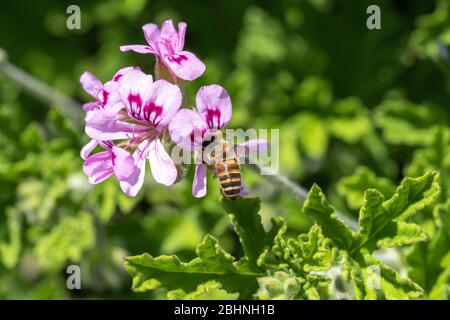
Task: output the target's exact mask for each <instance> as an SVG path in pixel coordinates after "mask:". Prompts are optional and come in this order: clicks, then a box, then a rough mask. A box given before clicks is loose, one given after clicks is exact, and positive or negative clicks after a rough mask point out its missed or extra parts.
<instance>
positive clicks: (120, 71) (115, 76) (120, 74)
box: [112, 67, 141, 81]
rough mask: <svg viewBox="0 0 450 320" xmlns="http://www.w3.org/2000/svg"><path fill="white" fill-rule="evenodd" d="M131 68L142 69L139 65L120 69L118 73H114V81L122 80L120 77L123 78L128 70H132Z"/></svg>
mask: <svg viewBox="0 0 450 320" xmlns="http://www.w3.org/2000/svg"><path fill="white" fill-rule="evenodd" d="M131 70H141V68H139V67H125V68H122V69H120V70H119V71H117V72H116V74H115V75H114V77H113V78H112V80H113V81H120V79H122V77H123V76H124V75H125V74H127V73H128V72H130V71H131Z"/></svg>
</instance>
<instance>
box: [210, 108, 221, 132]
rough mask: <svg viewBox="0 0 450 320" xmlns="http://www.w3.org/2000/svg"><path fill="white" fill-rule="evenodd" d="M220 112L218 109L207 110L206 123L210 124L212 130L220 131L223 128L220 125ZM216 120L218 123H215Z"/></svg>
mask: <svg viewBox="0 0 450 320" xmlns="http://www.w3.org/2000/svg"><path fill="white" fill-rule="evenodd" d="M220 116H221V113H220V110H219V109H218V108H216V109H209V108H208V109H207V110H206V122H207V123H208V127H209V128H210V129H220V128H221V127H222V124H221V123H220ZM214 118H215V119H216V121H214Z"/></svg>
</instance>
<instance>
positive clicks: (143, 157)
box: [120, 141, 150, 197]
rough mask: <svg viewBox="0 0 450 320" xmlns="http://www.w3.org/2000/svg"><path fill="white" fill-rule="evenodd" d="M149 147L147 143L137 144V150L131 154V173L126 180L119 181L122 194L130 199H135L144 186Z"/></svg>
mask: <svg viewBox="0 0 450 320" xmlns="http://www.w3.org/2000/svg"><path fill="white" fill-rule="evenodd" d="M149 146H150V142H149V141H143V142H141V143H140V144H139V146H138V149H137V150H136V151H135V152H134V153H133V160H134V166H133V172H132V173H131V174H130V175H129V176H128V177H127V178H126V179H123V180H121V181H120V188H121V189H122V191H123V193H125V194H126V195H128V196H130V197H135V196H136V195H137V194H138V192H139V190H141V189H142V186H143V184H144V178H145V164H146V162H147V158H148V148H149Z"/></svg>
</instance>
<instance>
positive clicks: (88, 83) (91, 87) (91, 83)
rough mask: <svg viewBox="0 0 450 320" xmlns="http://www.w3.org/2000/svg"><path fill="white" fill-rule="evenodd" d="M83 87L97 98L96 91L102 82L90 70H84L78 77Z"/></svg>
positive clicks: (99, 88) (100, 87)
mask: <svg viewBox="0 0 450 320" xmlns="http://www.w3.org/2000/svg"><path fill="white" fill-rule="evenodd" d="M80 83H81V85H82V86H83V89H84V90H85V91H86V92H87V93H89V94H90V95H91V96H93V97H94V98H96V99H97V93H98V92H99V91H100V90H101V89H102V87H103V85H102V83H101V82H100V81H99V80H98V79H97V78H96V77H95V76H94V75H93V74H92V73H90V72H88V71H86V72H84V73H83V74H82V75H81V77H80Z"/></svg>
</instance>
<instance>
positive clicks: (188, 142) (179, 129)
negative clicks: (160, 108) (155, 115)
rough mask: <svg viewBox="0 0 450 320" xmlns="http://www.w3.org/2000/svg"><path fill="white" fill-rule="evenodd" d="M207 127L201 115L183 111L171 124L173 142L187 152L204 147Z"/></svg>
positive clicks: (170, 130) (191, 111) (179, 112)
mask: <svg viewBox="0 0 450 320" xmlns="http://www.w3.org/2000/svg"><path fill="white" fill-rule="evenodd" d="M206 129H207V125H206V123H205V122H204V121H203V119H202V118H201V117H200V115H199V114H198V113H197V112H195V111H193V110H191V109H181V110H179V111H178V112H177V114H176V115H175V116H174V117H173V118H172V120H171V121H170V123H169V133H170V137H171V138H172V141H173V142H175V143H176V144H177V145H178V146H179V147H180V148H182V149H184V150H186V151H194V150H198V149H200V148H201V147H202V142H203V133H204V132H205V131H206Z"/></svg>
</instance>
